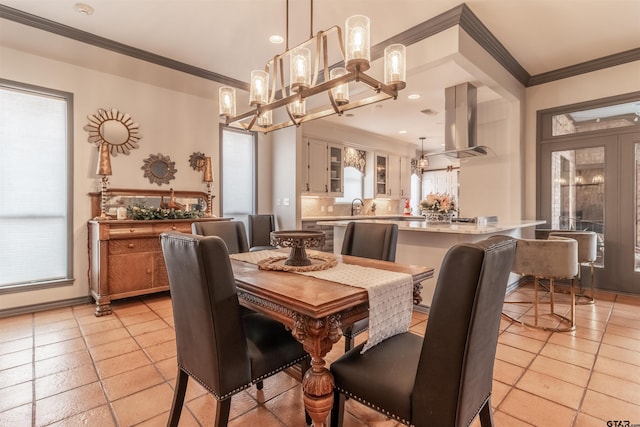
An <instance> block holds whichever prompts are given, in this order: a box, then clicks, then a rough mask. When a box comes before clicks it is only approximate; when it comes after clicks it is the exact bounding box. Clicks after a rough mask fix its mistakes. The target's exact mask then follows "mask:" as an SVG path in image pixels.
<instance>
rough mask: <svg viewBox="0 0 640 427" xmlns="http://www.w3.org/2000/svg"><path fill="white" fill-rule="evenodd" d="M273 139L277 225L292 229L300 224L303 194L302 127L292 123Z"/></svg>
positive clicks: (274, 209)
mask: <svg viewBox="0 0 640 427" xmlns="http://www.w3.org/2000/svg"><path fill="white" fill-rule="evenodd" d="M271 138H272V139H273V174H272V175H273V200H272V203H273V213H274V214H275V216H276V220H277V221H278V228H279V229H281V230H291V229H296V228H299V227H300V221H299V218H300V205H301V203H300V200H299V197H298V195H299V194H300V191H301V190H300V188H301V181H302V180H301V179H300V178H299V176H300V175H301V172H300V173H298V171H299V170H300V169H301V166H300V165H301V159H302V154H301V152H302V149H301V148H300V141H301V140H302V135H301V130H300V128H298V127H295V126H292V127H288V128H285V129H281V130H279V131H277V132H274V133H273V134H272V136H271Z"/></svg>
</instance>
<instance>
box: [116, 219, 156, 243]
mask: <svg viewBox="0 0 640 427" xmlns="http://www.w3.org/2000/svg"><path fill="white" fill-rule="evenodd" d="M152 234H153V226H152V225H151V224H145V223H143V222H141V223H140V224H118V225H112V226H110V227H109V237H110V238H116V239H122V238H126V237H127V236H134V235H152Z"/></svg>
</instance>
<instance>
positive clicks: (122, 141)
mask: <svg viewBox="0 0 640 427" xmlns="http://www.w3.org/2000/svg"><path fill="white" fill-rule="evenodd" d="M87 118H88V119H89V123H88V124H87V125H86V126H85V127H84V130H86V131H87V132H89V139H88V140H89V142H91V143H93V144H96V146H97V147H99V146H100V145H101V144H102V143H103V142H104V143H106V144H107V145H108V146H109V152H110V153H111V154H112V155H113V156H116V155H117V154H118V153H122V154H129V150H132V149H134V148H138V141H139V140H140V139H141V138H142V135H140V134H139V133H138V128H139V125H138V123H134V122H133V120H132V119H131V116H129V114H126V113H121V112H119V111H118V109H117V108H112V109H110V110H103V109H102V108H99V109H98V112H97V113H96V114H94V115H92V116H87Z"/></svg>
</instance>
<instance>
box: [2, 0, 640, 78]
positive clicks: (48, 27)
mask: <svg viewBox="0 0 640 427" xmlns="http://www.w3.org/2000/svg"><path fill="white" fill-rule="evenodd" d="M0 18H4V19H7V20H10V21H14V22H17V23H20V24H23V25H28V26H30V27H34V28H37V29H40V30H43V31H48V32H50V33H53V34H57V35H60V36H63V37H67V38H70V39H73V40H77V41H79V42H83V43H87V44H90V45H93V46H96V47H100V48H103V49H107V50H110V51H113V52H116V53H120V54H122V55H127V56H130V57H132V58H136V59H140V60H142V61H146V62H150V63H153V64H156V65H160V66H162V67H166V68H171V69H174V70H177V71H181V72H184V73H187V74H191V75H194V76H197V77H201V78H203V79H207V80H211V81H215V82H218V83H221V84H223V85H228V86H232V87H235V88H238V89H242V90H249V84H248V83H246V82H243V81H240V80H237V79H234V78H231V77H227V76H224V75H222V74H218V73H215V72H213V71H208V70H205V69H203V68H199V67H195V66H193V65H189V64H186V63H184V62H180V61H176V60H173V59H170V58H167V57H164V56H161V55H156V54H154V53H151V52H148V51H145V50H142V49H138V48H135V47H133V46H129V45H126V44H123V43H119V42H116V41H113V40H110V39H107V38H104V37H100V36H96V35H95V34H91V33H89V32H86V31H82V30H78V29H76V28H73V27H69V26H67V25H63V24H60V23H58V22H55V21H51V20H48V19H44V18H41V17H39V16H36V15H32V14H29V13H26V12H23V11H20V10H17V9H14V8H11V7H8V6H5V5H2V4H0ZM455 25H459V26H460V27H461V28H462V29H464V30H465V31H466V32H467V33H468V34H469V36H471V37H472V38H473V39H474V40H475V41H476V42H477V43H478V44H479V45H480V46H482V48H483V49H485V50H486V51H487V52H488V53H489V54H490V55H491V56H492V57H493V58H494V59H495V60H496V61H498V63H500V65H502V66H503V67H504V68H505V69H506V70H507V71H508V72H509V73H510V74H511V75H513V76H514V77H515V78H516V79H517V80H518V81H519V82H520V83H522V85H523V86H525V87H530V86H535V85H540V84H544V83H549V82H552V81H556V80H561V79H565V78H567V77H572V76H576V75H579V74H584V73H589V72H592V71H597V70H601V69H604V68H608V67H613V66H616V65H620V64H624V63H627V62H633V61H638V60H640V48H636V49H631V50H628V51H625V52H620V53H616V54H613V55H609V56H605V57H602V58H597V59H594V60H591V61H586V62H583V63H580V64H576V65H571V66H568V67H564V68H560V69H557V70H552V71H548V72H546V73H541V74H537V75H534V76H532V75H530V74H529V73H528V72H527V71H526V70H525V69H524V68H523V67H522V66H521V65H520V63H518V61H517V60H516V59H515V58H514V57H513V55H511V53H509V51H508V50H507V49H506V48H505V47H504V46H503V45H502V43H500V41H499V40H498V39H497V38H496V37H495V36H494V35H493V34H492V33H491V31H489V29H488V28H487V27H486V26H485V25H484V24H483V23H482V22H481V21H480V19H478V17H477V16H476V15H475V14H474V13H473V12H472V11H471V9H470V8H469V7H468V6H467V5H466V3H462V4H460V5H459V6H456V7H454V8H452V9H450V10H448V11H446V12H444V13H441V14H440V15H437V16H435V17H433V18H431V19H429V20H427V21H424V22H422V23H420V24H418V25H415V26H414V27H411V28H409V29H407V30H405V31H403V32H401V33H398V34H396V35H395V36H393V37H391V38H389V39H387V40H385V41H383V42H381V43H378V44H376V45H375V46H372V48H371V58H372V60H375V59H378V58H381V57H382V55H383V52H384V47H385V46H387V45H388V44H389V43H401V44H404V45H405V46H410V45H412V44H414V43H418V42H420V41H422V40H424V39H426V38H428V37H431V36H433V35H434V34H438V33H439V32H441V31H444V30H446V29H448V28H451V27H453V26H455Z"/></svg>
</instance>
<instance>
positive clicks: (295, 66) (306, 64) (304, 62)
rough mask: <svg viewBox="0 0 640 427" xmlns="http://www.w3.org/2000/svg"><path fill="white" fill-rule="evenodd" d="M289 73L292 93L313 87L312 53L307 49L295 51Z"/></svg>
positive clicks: (302, 48) (301, 48)
mask: <svg viewBox="0 0 640 427" xmlns="http://www.w3.org/2000/svg"><path fill="white" fill-rule="evenodd" d="M289 71H290V72H289V75H290V79H291V90H292V91H294V92H298V91H300V89H302V88H305V89H306V88H308V87H309V86H311V51H310V50H309V49H307V48H305V47H300V48H297V49H295V50H294V51H293V53H292V54H291V61H290V70H289Z"/></svg>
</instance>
